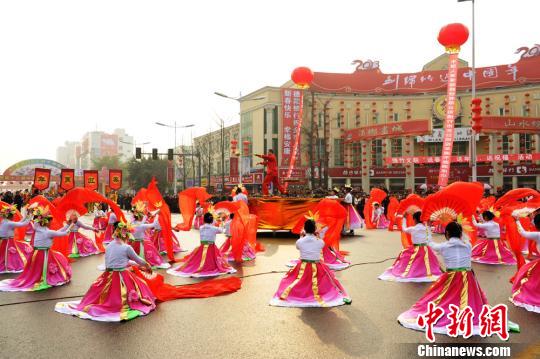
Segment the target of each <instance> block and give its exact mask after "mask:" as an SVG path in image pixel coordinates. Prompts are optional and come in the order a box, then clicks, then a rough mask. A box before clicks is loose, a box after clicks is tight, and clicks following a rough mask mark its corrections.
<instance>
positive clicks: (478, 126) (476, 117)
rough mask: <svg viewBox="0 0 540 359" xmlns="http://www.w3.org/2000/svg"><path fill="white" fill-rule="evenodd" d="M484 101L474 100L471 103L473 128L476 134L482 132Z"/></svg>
mask: <svg viewBox="0 0 540 359" xmlns="http://www.w3.org/2000/svg"><path fill="white" fill-rule="evenodd" d="M481 104H482V100H481V99H479V98H473V99H472V101H471V106H472V108H471V111H472V128H473V130H474V131H475V132H477V133H478V132H480V131H482V115H481V114H482V106H480V105H481Z"/></svg>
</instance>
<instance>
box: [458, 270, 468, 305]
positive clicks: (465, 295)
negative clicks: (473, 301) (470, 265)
mask: <svg viewBox="0 0 540 359" xmlns="http://www.w3.org/2000/svg"><path fill="white" fill-rule="evenodd" d="M459 273H460V274H461V278H462V282H463V287H462V288H461V295H460V299H459V309H460V310H463V309H465V308H466V307H467V306H468V305H469V278H468V277H467V273H468V272H459Z"/></svg>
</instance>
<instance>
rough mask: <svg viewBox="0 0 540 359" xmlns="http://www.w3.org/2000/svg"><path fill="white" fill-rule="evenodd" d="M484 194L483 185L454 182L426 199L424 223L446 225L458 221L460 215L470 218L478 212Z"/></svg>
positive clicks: (423, 215) (423, 211)
mask: <svg viewBox="0 0 540 359" xmlns="http://www.w3.org/2000/svg"><path fill="white" fill-rule="evenodd" d="M483 193H484V187H483V186H482V184H481V183H478V182H474V183H469V182H454V183H452V184H451V185H449V186H448V187H446V188H444V189H442V190H441V191H439V192H437V193H435V194H432V195H430V196H428V197H427V198H426V201H425V203H424V207H423V208H422V221H428V220H431V221H439V222H441V224H443V225H446V224H448V223H449V222H451V221H453V220H456V219H457V217H458V215H462V216H463V217H470V216H472V215H473V214H474V213H475V212H476V208H477V207H478V204H479V203H480V199H482V194H483Z"/></svg>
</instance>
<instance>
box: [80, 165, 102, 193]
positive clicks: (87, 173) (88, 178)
mask: <svg viewBox="0 0 540 359" xmlns="http://www.w3.org/2000/svg"><path fill="white" fill-rule="evenodd" d="M83 178H84V188H86V189H90V190H94V191H96V190H97V189H98V188H99V173H98V171H97V170H84V172H83Z"/></svg>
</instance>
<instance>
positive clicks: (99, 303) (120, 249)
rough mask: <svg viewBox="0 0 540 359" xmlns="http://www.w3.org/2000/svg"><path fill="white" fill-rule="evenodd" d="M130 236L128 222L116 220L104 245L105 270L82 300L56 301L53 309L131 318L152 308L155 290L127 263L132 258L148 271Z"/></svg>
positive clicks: (104, 318) (89, 316)
mask: <svg viewBox="0 0 540 359" xmlns="http://www.w3.org/2000/svg"><path fill="white" fill-rule="evenodd" d="M129 237H130V231H129V227H128V225H126V224H125V223H118V224H116V226H115V231H114V238H115V239H114V240H113V241H112V242H111V243H109V245H108V246H107V248H106V249H105V266H106V270H105V273H103V274H102V275H100V276H99V277H98V279H97V280H96V281H95V282H94V283H92V286H91V287H90V289H89V290H88V292H86V294H85V295H84V297H83V298H82V299H81V300H77V301H71V302H59V303H56V306H55V308H54V310H55V311H57V312H59V313H63V314H70V315H74V316H77V317H79V318H83V319H91V320H96V321H101V322H120V321H125V320H130V319H134V318H136V317H139V316H143V315H146V314H148V313H150V312H151V311H153V310H154V309H155V308H156V298H155V296H154V294H153V293H152V291H151V290H150V288H149V287H148V285H147V284H146V282H145V281H144V280H142V279H140V278H139V277H137V276H136V275H135V274H134V273H133V272H132V271H131V270H130V269H129V268H128V267H129V266H130V264H131V263H130V261H133V262H135V263H136V264H138V265H139V266H141V267H142V268H144V269H145V270H146V271H148V272H151V271H152V269H151V268H150V265H149V264H148V263H147V262H146V261H145V260H144V259H142V258H141V257H139V256H138V255H137V254H136V253H135V251H134V250H133V248H132V247H131V246H130V245H128V244H126V243H125V241H126V240H127V239H128V238H129Z"/></svg>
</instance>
